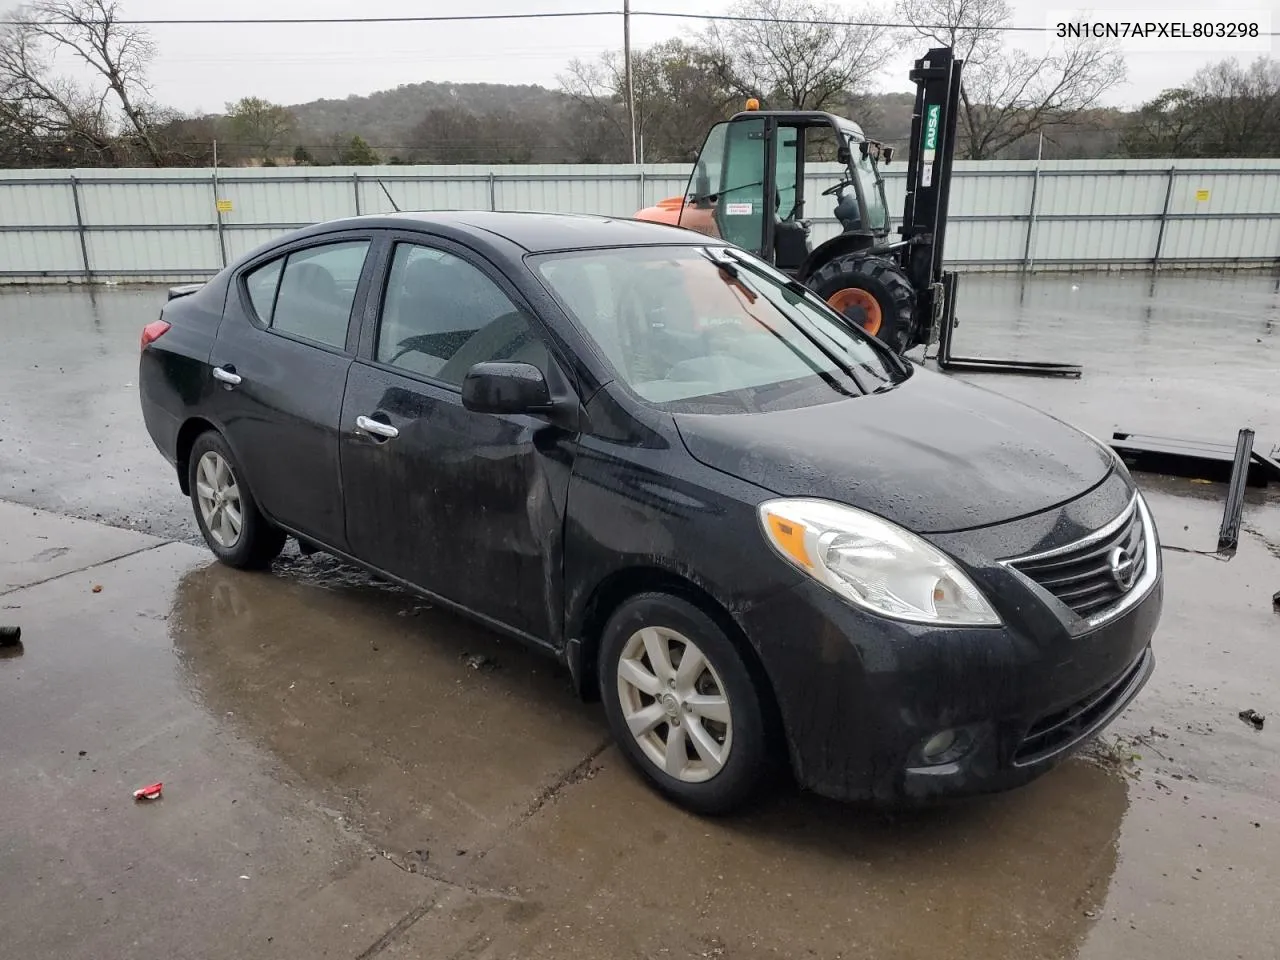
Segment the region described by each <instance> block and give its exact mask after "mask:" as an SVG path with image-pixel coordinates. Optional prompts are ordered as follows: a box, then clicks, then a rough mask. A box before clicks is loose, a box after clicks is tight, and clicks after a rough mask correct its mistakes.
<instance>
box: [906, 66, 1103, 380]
mask: <svg viewBox="0 0 1280 960" xmlns="http://www.w3.org/2000/svg"><path fill="white" fill-rule="evenodd" d="M963 66H964V61H963V60H957V59H956V58H955V55H954V54H953V53H952V51H951V48H950V47H935V48H934V49H932V50H930V51H929V52H928V53H926V54H925V55H924V56H923V57H922V58H921V59H919V60H917V61H916V64H915V67H914V69H912V71H911V79H912V80H914V81H915V84H916V104H915V109H914V111H913V112H912V114H911V150H910V156H909V157H908V159H907V197H906V205H905V207H904V210H903V216H902V226H901V228H900V229H901V232H902V239H903V241H904V243H905V247H904V248H903V249H902V252H900V253H899V258H900V263H901V265H902V268H903V270H904V271H905V272H906V274H907V277H908V278H909V279H910V280H911V285H912V287H914V288H915V290H916V309H915V316H916V317H917V318H918V320H917V323H919V324H924V323H928V324H930V328H929V330H928V332H927V335H926V336H924V337H921V338H920V339H918V340H917V341H916V342H924V343H926V344H928V343H937V344H938V354H937V361H938V367H939V368H940V369H942V370H963V371H970V372H975V373H1015V374H1023V375H1028V376H1041V377H1079V376H1080V367H1079V366H1078V365H1076V364H1074V363H1057V362H1051V361H1044V360H1005V359H996V358H992V357H961V356H955V355H953V354H952V352H951V339H952V336H953V332H954V330H955V327H956V325H957V322H956V291H957V282H958V278H957V276H956V274H955V273H954V272H950V271H946V270H943V269H942V256H943V248H944V246H945V244H946V239H947V209H948V206H949V204H950V201H951V173H952V169H951V168H952V164H953V162H954V161H955V156H956V120H957V118H958V116H959V112H960V109H959V108H960V74H961V69H962V68H963Z"/></svg>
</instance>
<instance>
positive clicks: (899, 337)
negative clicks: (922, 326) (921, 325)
mask: <svg viewBox="0 0 1280 960" xmlns="http://www.w3.org/2000/svg"><path fill="white" fill-rule="evenodd" d="M805 285H806V286H808V287H809V289H811V290H812V291H813V292H814V293H816V294H817V295H818V296H820V297H821V298H822V299H823V300H825V301H827V304H828V306H830V307H831V308H832V309H834V310H835V311H836V312H837V313H841V314H844V315H845V316H846V317H848V318H849V319H851V320H852V321H853V322H854V323H856V324H857V325H858V326H860V327H862V329H863V330H865V331H867V333H869V334H871V335H872V336H874V337H878V338H879V339H880V340H882V341H883V342H884V343H886V344H888V345H889V346H890V347H891V348H893V350H894V352H896V353H902V352H903V351H905V350H906V349H907V348H908V347H910V346H911V340H912V312H913V311H914V309H915V302H916V296H915V290H914V289H912V286H911V281H910V280H908V279H907V276H906V274H904V273H903V272H902V268H901V267H899V266H898V265H897V264H896V263H894V262H893V261H892V260H887V259H885V258H884V257H860V256H858V255H857V254H850V255H848V256H844V257H838V258H836V259H835V260H832V261H830V262H829V263H824V264H823V265H822V266H821V267H819V268H818V269H817V270H815V271H814V272H813V273H812V274H810V275H809V279H808V280H807V281H806V284H805Z"/></svg>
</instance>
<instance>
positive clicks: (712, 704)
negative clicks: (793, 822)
mask: <svg viewBox="0 0 1280 960" xmlns="http://www.w3.org/2000/svg"><path fill="white" fill-rule="evenodd" d="M599 675H600V696H601V699H602V700H603V702H604V707H605V714H606V716H607V717H608V719H609V726H610V729H611V730H612V732H613V736H614V739H616V740H617V742H618V746H619V747H620V748H621V750H622V752H623V753H624V754H626V756H627V759H628V760H630V761H631V763H632V764H633V765H635V767H636V768H637V769H638V770H639V771H640V772H641V773H642V774H644V776H645V777H646V778H647V779H648V780H649V781H650V782H651V783H652V784H653V785H654V786H656V787H657V788H658V790H660V791H661V792H662V793H664V794H666V795H667V796H668V797H670V798H671V799H672V800H675V801H676V802H677V803H679V804H680V805H681V806H684V807H686V808H688V809H690V810H693V811H695V812H697V813H705V814H718V813H727V812H728V811H730V810H732V809H734V808H735V807H738V806H740V805H741V804H743V803H745V802H746V801H748V800H750V799H751V798H752V797H753V796H754V795H755V794H756V793H757V792H758V791H759V790H760V788H761V787H762V786H763V785H764V783H765V781H766V780H767V777H768V773H769V766H770V749H769V740H768V737H767V736H766V733H767V728H766V721H765V712H764V708H763V704H762V700H761V693H760V691H759V690H757V689H756V685H755V682H754V681H753V680H752V678H751V674H750V671H748V669H747V666H746V664H745V663H744V662H743V659H742V655H741V654H740V653H739V652H738V649H737V647H736V646H735V645H734V643H733V641H732V640H730V639H729V638H728V637H727V636H725V634H724V631H723V630H721V629H720V628H719V627H718V626H717V625H716V623H715V621H714V620H712V619H711V618H710V617H709V616H707V615H706V614H705V613H704V612H703V611H701V610H700V609H698V608H697V607H695V606H694V605H693V604H691V603H689V602H687V601H685V600H681V599H679V598H678V597H673V596H670V595H668V594H662V593H646V594H641V595H640V596H637V597H633V598H632V599H630V600H628V601H627V602H626V603H624V604H623V605H622V606H621V607H619V608H618V610H617V611H616V612H615V613H614V615H613V616H612V617H611V618H610V619H609V623H608V624H607V625H606V627H605V631H604V636H603V637H602V640H601V645H600V670H599Z"/></svg>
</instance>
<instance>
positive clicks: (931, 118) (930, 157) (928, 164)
mask: <svg viewBox="0 0 1280 960" xmlns="http://www.w3.org/2000/svg"><path fill="white" fill-rule="evenodd" d="M941 113H942V105H941V104H938V103H931V104H929V106H927V107H926V108H925V111H924V144H923V147H924V150H923V152H922V154H921V157H920V159H921V161H922V164H921V167H920V186H922V187H930V186H933V161H934V158H935V157H937V155H938V120H939V117H940V115H941Z"/></svg>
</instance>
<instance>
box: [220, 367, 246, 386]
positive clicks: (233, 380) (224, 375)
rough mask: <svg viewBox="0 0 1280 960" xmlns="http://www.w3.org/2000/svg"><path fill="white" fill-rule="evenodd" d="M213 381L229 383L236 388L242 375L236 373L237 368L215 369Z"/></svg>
mask: <svg viewBox="0 0 1280 960" xmlns="http://www.w3.org/2000/svg"><path fill="white" fill-rule="evenodd" d="M213 379H215V380H221V381H222V382H223V383H228V384H230V385H231V386H233V387H234V386H236V384H238V383H239V382H240V374H238V373H236V368H235V367H233V366H230V365H228V366H225V367H214V368H213Z"/></svg>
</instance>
